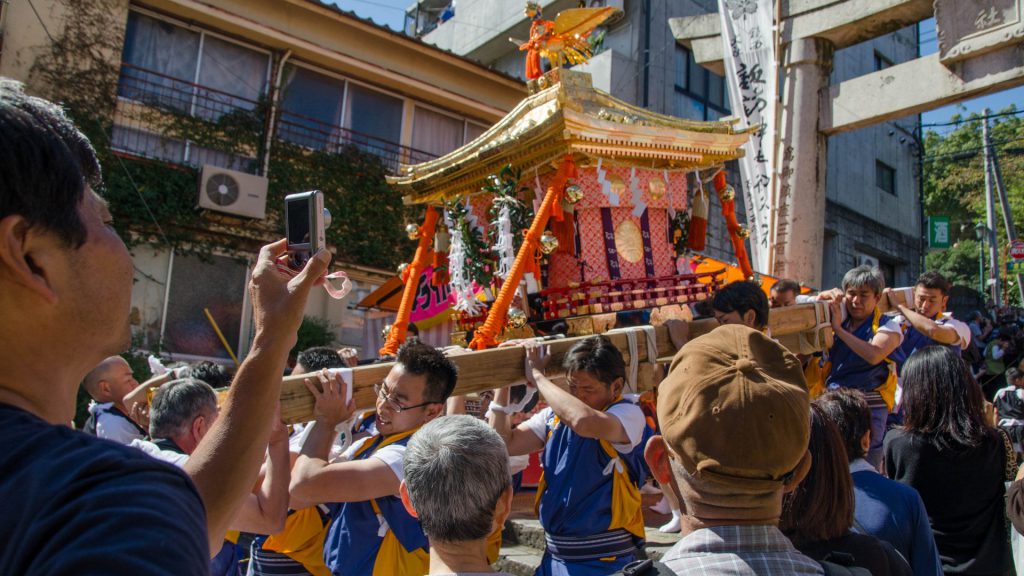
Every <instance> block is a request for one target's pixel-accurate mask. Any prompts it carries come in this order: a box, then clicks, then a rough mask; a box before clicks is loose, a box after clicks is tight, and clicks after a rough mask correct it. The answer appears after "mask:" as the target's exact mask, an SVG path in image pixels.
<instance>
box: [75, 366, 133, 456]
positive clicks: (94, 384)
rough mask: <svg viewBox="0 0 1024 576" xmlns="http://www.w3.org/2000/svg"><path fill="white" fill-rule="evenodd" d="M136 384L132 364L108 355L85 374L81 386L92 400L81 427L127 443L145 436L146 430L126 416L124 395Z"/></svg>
mask: <svg viewBox="0 0 1024 576" xmlns="http://www.w3.org/2000/svg"><path fill="white" fill-rule="evenodd" d="M138 386H139V383H138V381H136V380H135V375H134V373H133V372H132V367H131V366H129V365H128V362H127V361H126V360H125V359H124V358H121V357H120V356H110V357H109V358H107V359H105V360H103V361H102V362H100V363H99V365H97V366H96V367H95V368H93V369H92V370H91V371H89V373H88V374H86V375H85V379H84V380H82V388H85V391H86V392H88V393H89V396H91V397H92V399H93V401H92V402H91V403H90V404H89V419H88V420H86V421H85V426H83V427H82V431H83V432H85V433H87V434H93V435H95V436H96V437H97V438H106V439H107V440H113V441H114V442H117V443H118V444H131V442H132V440H136V439H138V440H141V439H143V438H145V437H146V430H145V429H144V428H142V427H141V426H139V425H138V423H136V422H135V421H134V420H132V419H131V417H130V416H128V408H127V407H126V406H125V404H124V398H125V396H127V395H128V394H130V393H131V392H132V391H133V390H135V388H137V387H138Z"/></svg>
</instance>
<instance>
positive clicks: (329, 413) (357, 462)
mask: <svg viewBox="0 0 1024 576" xmlns="http://www.w3.org/2000/svg"><path fill="white" fill-rule="evenodd" d="M455 378H456V369H455V365H454V364H452V362H451V361H450V360H449V359H448V358H445V356H444V355H443V354H442V353H441V352H439V351H437V350H435V349H433V348H431V347H430V346H427V345H426V344H422V343H419V342H418V341H417V342H414V343H407V344H405V345H403V346H402V347H401V348H399V350H398V356H397V361H396V363H395V365H394V367H393V368H392V369H391V371H390V372H389V373H388V376H387V378H385V379H384V382H382V383H381V384H378V385H376V386H375V387H374V389H375V390H376V392H377V433H376V434H375V435H373V436H370V437H368V438H365V439H363V440H362V441H361V442H358V443H356V444H353V445H352V446H351V447H350V448H349V449H348V450H347V451H346V452H345V453H344V454H342V456H341V459H340V460H341V461H339V462H328V460H327V457H328V453H329V451H330V448H331V444H332V442H333V440H334V436H335V430H334V428H335V426H337V425H338V424H339V423H341V422H344V421H346V420H348V419H349V417H351V415H352V413H353V412H354V410H355V405H354V404H352V403H351V402H350V403H349V404H348V405H347V406H338V404H342V405H344V401H343V400H342V398H344V395H345V394H344V388H345V386H347V385H346V384H345V383H344V381H342V380H341V378H340V377H338V376H335V377H330V378H328V377H326V376H323V375H322V374H321V375H320V382H321V389H317V387H316V386H314V384H313V383H312V381H311V380H306V381H305V382H306V386H307V388H309V390H310V392H311V393H312V394H313V396H314V397H315V398H316V400H317V402H316V413H315V422H314V424H313V425H312V430H311V431H310V433H309V437H308V438H307V439H306V441H305V443H304V444H303V446H302V453H301V454H300V455H299V457H298V459H297V460H296V462H295V466H294V468H293V469H292V486H291V497H292V506H293V507H304V506H312V505H316V504H320V503H326V504H328V509H329V510H330V514H331V517H332V518H333V519H334V520H333V521H332V523H331V527H330V529H329V531H328V534H327V539H326V541H325V542H324V562H325V563H326V564H327V567H328V568H329V569H330V570H331V573H332V574H336V575H341V576H370V575H371V574H392V575H394V576H407V575H409V576H411V575H419V574H423V573H425V572H426V571H427V569H428V567H429V562H428V560H429V557H428V554H427V538H426V536H425V535H424V534H423V529H422V528H421V527H420V523H419V521H417V520H416V519H415V518H413V517H412V516H410V515H409V513H408V512H406V510H405V508H404V507H403V506H402V502H401V500H400V499H399V497H398V496H399V485H400V484H401V482H402V479H403V477H404V476H403V468H402V456H403V454H404V453H405V447H406V445H407V443H408V442H409V438H410V437H411V436H412V434H413V433H414V432H416V431H417V430H419V428H420V427H421V426H423V425H424V424H426V423H427V422H430V421H431V420H433V419H434V418H436V417H438V416H440V415H441V413H442V412H443V411H444V403H445V400H447V398H448V396H450V395H451V393H452V390H454V389H455Z"/></svg>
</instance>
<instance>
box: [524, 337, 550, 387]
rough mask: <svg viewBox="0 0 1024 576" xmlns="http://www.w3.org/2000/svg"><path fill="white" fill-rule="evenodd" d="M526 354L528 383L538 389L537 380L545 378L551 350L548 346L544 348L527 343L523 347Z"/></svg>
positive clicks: (536, 344)
mask: <svg viewBox="0 0 1024 576" xmlns="http://www.w3.org/2000/svg"><path fill="white" fill-rule="evenodd" d="M523 349H524V352H525V353H526V358H525V362H524V363H525V368H526V383H527V384H528V385H529V386H531V387H533V388H536V387H537V378H538V377H540V378H543V377H544V368H545V367H547V365H548V358H549V357H550V354H551V349H550V348H549V347H548V346H543V345H541V344H538V343H536V342H527V343H525V344H524V345H523Z"/></svg>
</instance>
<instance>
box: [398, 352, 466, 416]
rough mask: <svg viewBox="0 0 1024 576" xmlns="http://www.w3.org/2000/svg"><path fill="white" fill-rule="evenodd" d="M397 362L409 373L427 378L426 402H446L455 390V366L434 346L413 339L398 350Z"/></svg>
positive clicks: (424, 397)
mask: <svg viewBox="0 0 1024 576" xmlns="http://www.w3.org/2000/svg"><path fill="white" fill-rule="evenodd" d="M396 361H397V362H398V363H399V364H401V365H402V367H403V368H405V371H406V372H407V373H409V374H414V375H416V376H425V377H426V379H427V387H426V390H424V391H423V399H424V400H425V401H428V402H444V401H445V400H447V399H448V397H449V396H451V394H452V390H454V389H455V379H456V377H457V376H458V370H456V368H455V364H452V361H451V360H449V359H448V357H447V356H445V355H444V354H442V353H441V351H440V350H437V349H435V348H434V347H432V346H428V345H426V344H424V343H422V342H420V341H419V340H417V339H411V340H409V341H407V342H406V343H405V344H403V345H402V347H401V348H399V349H398V358H397V359H396Z"/></svg>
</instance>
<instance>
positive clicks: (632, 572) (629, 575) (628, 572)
mask: <svg viewBox="0 0 1024 576" xmlns="http://www.w3.org/2000/svg"><path fill="white" fill-rule="evenodd" d="M612 576H675V572H674V571H673V570H672V569H671V568H669V567H668V566H666V565H665V564H662V563H661V562H657V561H655V560H651V559H647V560H634V561H632V562H630V563H629V564H626V565H625V566H623V567H622V570H620V571H618V572H616V573H615V574H613V575H612Z"/></svg>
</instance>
